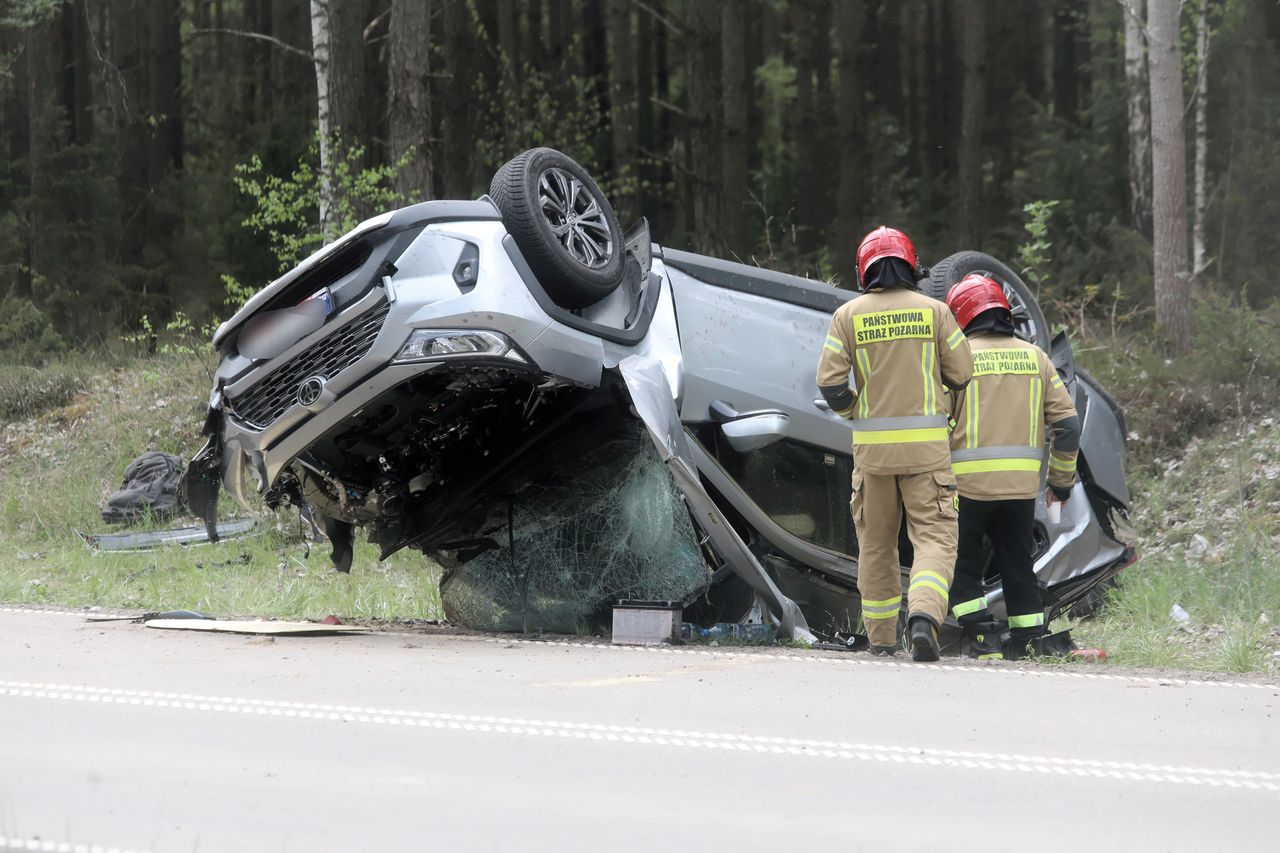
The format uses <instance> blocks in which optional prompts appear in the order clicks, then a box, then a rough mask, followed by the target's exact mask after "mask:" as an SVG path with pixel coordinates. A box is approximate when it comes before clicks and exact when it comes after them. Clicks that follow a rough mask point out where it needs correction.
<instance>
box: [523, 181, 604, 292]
mask: <svg viewBox="0 0 1280 853" xmlns="http://www.w3.org/2000/svg"><path fill="white" fill-rule="evenodd" d="M538 206H539V207H541V208H542V215H543V216H544V217H546V220H547V224H548V225H549V226H551V233H553V234H555V236H556V239H557V240H559V241H560V245H561V246H563V247H564V250H565V251H566V252H568V253H569V256H570V257H571V258H573V259H574V260H575V261H577V262H578V263H580V264H582V265H583V266H584V267H587V268H588V269H600V268H602V267H604V266H605V265H607V264H608V263H609V260H610V259H611V258H612V257H613V236H612V235H611V234H610V232H609V223H608V221H607V220H606V219H605V213H604V210H603V209H602V208H601V207H600V205H599V203H598V202H597V201H596V200H595V199H594V198H592V196H591V192H590V190H588V189H587V187H586V185H585V184H583V182H582V181H580V180H579V179H578V178H576V177H574V176H573V175H571V174H569V173H568V172H566V171H565V170H563V169H559V168H556V167H554V166H553V167H551V168H550V169H547V170H546V171H545V172H543V173H542V175H541V176H540V177H539V178H538Z"/></svg>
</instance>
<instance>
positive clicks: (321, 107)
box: [311, 0, 336, 243]
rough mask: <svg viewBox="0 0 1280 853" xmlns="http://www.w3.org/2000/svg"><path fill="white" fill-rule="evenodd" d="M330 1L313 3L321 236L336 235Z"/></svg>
mask: <svg viewBox="0 0 1280 853" xmlns="http://www.w3.org/2000/svg"><path fill="white" fill-rule="evenodd" d="M329 25H330V19H329V0H311V59H312V63H313V65H314V66H315V70H316V137H317V140H318V143H319V148H320V233H321V234H323V235H324V241H325V242H326V243H327V242H329V241H330V240H332V239H333V238H334V237H335V236H336V235H335V234H334V233H333V232H334V224H333V222H332V216H333V153H332V150H331V148H332V145H333V121H332V117H331V116H330V111H329V71H330V68H329V62H330V60H329Z"/></svg>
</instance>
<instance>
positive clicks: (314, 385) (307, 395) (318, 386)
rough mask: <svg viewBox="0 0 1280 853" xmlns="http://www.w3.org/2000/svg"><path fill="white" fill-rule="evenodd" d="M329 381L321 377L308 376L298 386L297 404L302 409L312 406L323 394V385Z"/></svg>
mask: <svg viewBox="0 0 1280 853" xmlns="http://www.w3.org/2000/svg"><path fill="white" fill-rule="evenodd" d="M328 381H329V380H327V379H325V378H324V377H323V376H309V377H307V378H306V379H304V380H302V384H300V385H299V386H298V404H299V405H301V406H302V407H303V408H306V407H307V406H314V405H315V404H316V403H317V402H318V401H319V399H320V395H321V394H323V393H324V384H325V383H326V382H328Z"/></svg>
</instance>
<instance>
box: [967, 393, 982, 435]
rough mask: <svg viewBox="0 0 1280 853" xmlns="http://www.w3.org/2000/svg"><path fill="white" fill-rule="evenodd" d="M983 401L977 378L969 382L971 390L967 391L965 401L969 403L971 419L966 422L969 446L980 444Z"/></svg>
mask: <svg viewBox="0 0 1280 853" xmlns="http://www.w3.org/2000/svg"><path fill="white" fill-rule="evenodd" d="M981 401H982V394H981V392H980V391H978V380H977V379H975V380H973V381H972V382H970V383H969V390H968V391H966V392H965V402H967V403H969V421H968V423H967V424H965V444H966V446H967V447H977V446H978V405H979V404H980V403H981Z"/></svg>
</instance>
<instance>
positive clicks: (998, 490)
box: [951, 332, 1080, 500]
mask: <svg viewBox="0 0 1280 853" xmlns="http://www.w3.org/2000/svg"><path fill="white" fill-rule="evenodd" d="M969 345H970V347H972V351H973V379H972V381H970V383H969V385H968V387H967V388H965V389H964V391H962V392H960V393H959V394H957V395H956V396H955V411H954V414H953V417H954V419H955V421H956V426H955V430H954V431H953V432H952V433H951V463H952V468H953V469H954V470H955V474H956V484H957V486H958V488H959V491H960V494H961V495H962V496H963V497H966V498H971V499H974V500H1015V499H1022V498H1034V497H1036V495H1037V494H1038V493H1039V491H1040V470H1041V467H1042V465H1043V463H1044V450H1045V441H1046V430H1045V424H1049V425H1050V426H1051V429H1052V431H1053V434H1054V438H1053V449H1052V450H1051V452H1050V453H1049V484H1050V485H1052V486H1057V487H1058V488H1070V486H1071V484H1072V482H1074V480H1075V472H1076V450H1077V448H1078V446H1079V435H1080V427H1079V423H1080V421H1079V418H1078V417H1077V416H1076V407H1075V405H1074V404H1073V403H1072V402H1071V396H1070V395H1069V394H1068V393H1067V390H1066V388H1065V387H1064V386H1063V384H1062V378H1061V377H1060V376H1059V375H1058V371H1057V369H1056V368H1055V367H1054V366H1053V363H1052V362H1051V361H1050V360H1049V356H1047V355H1045V353H1044V350H1042V349H1040V348H1039V347H1037V346H1036V345H1035V344H1029V343H1027V342H1026V341H1022V340H1019V339H1018V338H1015V337H1012V336H1011V335H1002V334H996V333H990V332H976V333H974V334H973V336H972V337H970V338H969Z"/></svg>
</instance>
